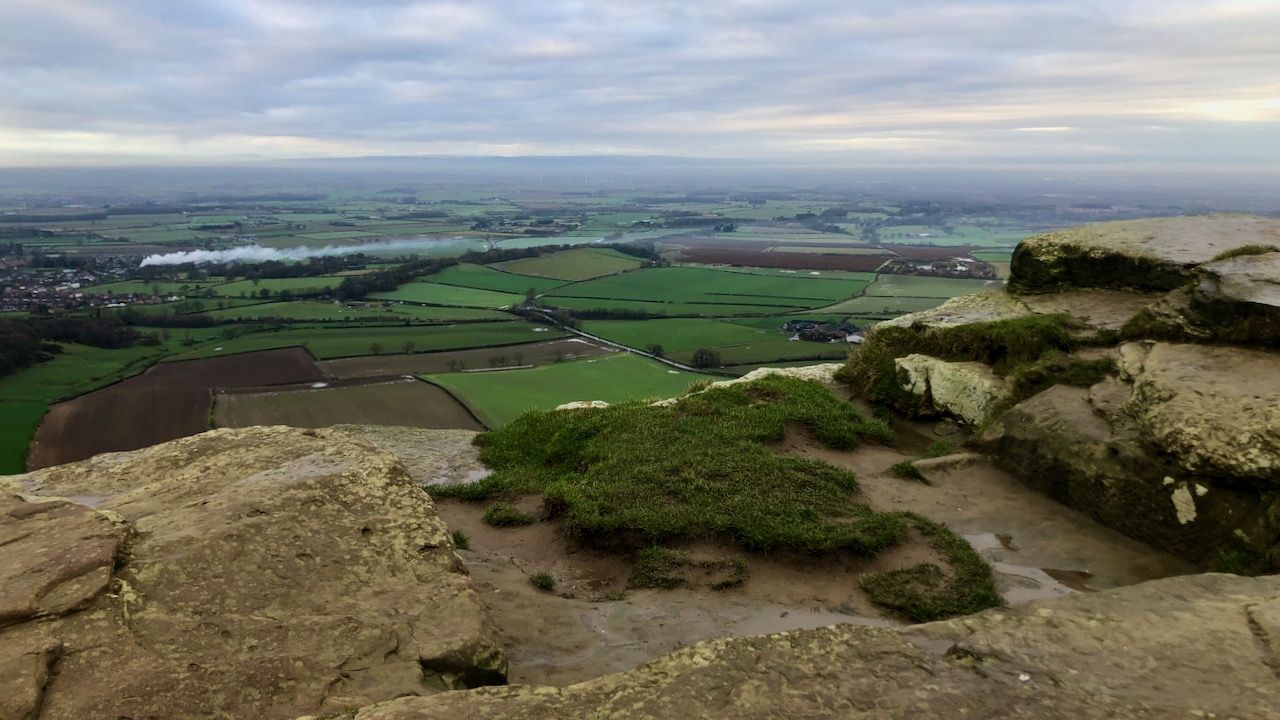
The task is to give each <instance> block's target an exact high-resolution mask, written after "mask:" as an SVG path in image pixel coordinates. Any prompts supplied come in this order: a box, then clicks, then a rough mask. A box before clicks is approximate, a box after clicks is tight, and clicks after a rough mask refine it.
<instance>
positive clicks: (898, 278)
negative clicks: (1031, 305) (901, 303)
mask: <svg viewBox="0 0 1280 720" xmlns="http://www.w3.org/2000/svg"><path fill="white" fill-rule="evenodd" d="M1001 287H1003V285H1002V284H1001V283H1000V282H999V281H989V280H961V279H954V278H936V277H923V276H920V275H879V276H877V277H876V281H875V282H874V283H872V284H871V285H869V286H868V287H867V293H866V294H867V295H872V296H877V297H903V298H908V297H929V298H953V297H958V296H960V295H970V294H972V293H978V292H986V291H988V290H999V289H1000V288H1001Z"/></svg>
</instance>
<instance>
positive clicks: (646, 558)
mask: <svg viewBox="0 0 1280 720" xmlns="http://www.w3.org/2000/svg"><path fill="white" fill-rule="evenodd" d="M688 564H689V554H688V553H686V552H682V551H680V550H671V549H669V548H664V547H661V546H659V545H655V546H653V547H649V548H645V549H644V550H641V551H640V554H639V555H637V556H636V561H635V564H634V565H632V567H631V579H630V580H627V587H629V588H661V589H663V590H670V589H671V588H674V587H678V586H679V585H682V584H684V568H685V566H687V565H688Z"/></svg>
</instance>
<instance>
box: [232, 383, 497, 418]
mask: <svg viewBox="0 0 1280 720" xmlns="http://www.w3.org/2000/svg"><path fill="white" fill-rule="evenodd" d="M214 415H215V421H216V422H217V424H218V426H219V427H249V426H252V425H290V426H292V427H301V428H319V427H329V426H330V425H339V424H344V423H349V424H356V425H398V426H407V427H420V428H444V429H449V428H456V429H461V430H483V429H484V426H482V425H481V424H480V422H479V421H478V420H476V419H475V417H473V416H472V415H471V413H470V412H468V411H467V409H466V408H465V407H463V406H462V404H461V403H459V402H458V401H457V400H454V399H453V396H452V395H450V394H449V393H447V392H445V391H444V390H441V389H440V388H438V387H436V386H435V385H431V384H429V383H425V382H421V381H417V380H396V381H392V382H383V383H377V384H368V383H363V384H353V385H347V386H344V387H328V386H326V387H322V388H309V389H305V390H298V389H290V390H276V391H268V392H255V393H246V392H226V393H221V394H219V395H218V402H217V407H216V409H215V411H214Z"/></svg>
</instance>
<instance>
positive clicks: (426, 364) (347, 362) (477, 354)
mask: <svg viewBox="0 0 1280 720" xmlns="http://www.w3.org/2000/svg"><path fill="white" fill-rule="evenodd" d="M608 352H612V351H611V350H609V349H607V348H602V347H599V346H597V345H594V344H592V343H589V342H587V341H586V340H582V339H578V338H568V339H563V340H548V341H546V342H538V343H526V344H524V345H508V346H505V347H494V348H473V349H470V350H449V351H447V352H430V353H413V354H411V355H364V356H361V357H350V358H339V359H337V360H325V361H323V362H320V363H318V365H319V367H320V369H321V370H323V371H324V372H325V373H326V374H328V375H329V377H334V378H359V377H379V376H391V375H427V374H430V373H440V372H450V371H453V370H477V369H484V368H490V367H511V366H514V365H546V364H547V363H552V362H558V361H561V360H576V359H579V358H586V357H595V356H596V355H603V354H605V353H608ZM342 422H346V421H345V420H344V421H342ZM421 427H431V426H425V425H424V426H421Z"/></svg>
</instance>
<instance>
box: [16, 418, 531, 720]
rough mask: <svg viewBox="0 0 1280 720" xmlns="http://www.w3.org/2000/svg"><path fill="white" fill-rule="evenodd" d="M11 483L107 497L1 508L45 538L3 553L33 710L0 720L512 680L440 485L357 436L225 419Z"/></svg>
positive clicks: (306, 699) (201, 710)
mask: <svg viewBox="0 0 1280 720" xmlns="http://www.w3.org/2000/svg"><path fill="white" fill-rule="evenodd" d="M18 479H19V480H20V481H22V482H24V484H26V485H27V486H28V487H31V488H34V489H35V491H36V492H38V493H40V494H42V495H58V494H76V495H83V496H94V498H95V501H96V502H97V503H98V508H96V509H95V508H90V507H87V506H85V505H81V504H77V503H72V502H70V501H67V500H60V499H59V500H50V499H48V498H42V497H34V496H30V495H26V496H14V495H10V496H9V497H8V498H7V499H6V501H5V503H6V504H5V505H4V510H0V533H4V534H5V535H0V537H16V538H17V540H11V542H16V543H18V547H22V546H23V545H22V544H23V543H28V544H31V543H34V544H37V545H38V546H39V547H40V548H41V551H40V552H34V553H22V554H18V553H12V552H8V553H5V554H4V555H3V556H0V578H14V577H18V578H23V579H22V580H20V581H19V582H15V583H13V585H15V586H17V587H18V589H16V590H15V589H13V588H12V587H8V586H9V583H6V588H5V589H4V590H0V592H5V593H6V594H5V595H4V596H3V598H4V605H3V607H4V611H5V612H6V613H7V615H6V617H8V618H10V620H9V621H8V622H7V623H0V624H7V625H8V627H3V628H0V649H3V650H0V669H2V670H0V677H3V678H5V680H4V682H5V683H8V685H4V686H0V694H6V697H14V698H20V699H21V700H20V701H19V702H20V703H21V704H22V705H23V707H26V708H27V709H26V710H25V711H24V712H23V713H17V714H6V715H5V716H4V717H27V716H30V717H38V718H40V719H41V720H57V719H61V718H68V719H70V718H77V719H80V718H109V719H111V720H115V719H116V718H122V717H134V718H144V717H165V718H195V717H202V718H203V717H214V716H218V717H234V718H250V717H252V718H290V717H295V716H297V715H302V714H306V713H329V712H339V711H341V710H343V709H344V708H347V707H352V706H358V705H363V704H366V703H369V702H376V701H379V700H386V699H390V698H394V697H399V696H402V695H422V694H431V693H435V692H439V691H443V690H448V689H455V688H461V687H473V686H476V685H482V684H492V683H500V682H503V680H504V676H505V669H506V663H505V659H504V656H503V653H502V650H501V649H500V647H499V646H498V644H497V639H496V631H495V629H494V627H493V626H492V623H491V621H490V620H489V617H488V614H487V611H486V609H485V608H484V606H483V604H482V603H481V601H480V599H479V597H478V595H477V593H476V591H475V589H474V587H473V585H472V582H471V579H470V577H469V576H468V574H467V572H466V568H465V566H464V565H463V563H462V561H461V560H460V559H459V557H458V556H457V554H456V553H455V552H454V548H453V543H452V540H451V537H450V535H449V533H448V530H447V528H446V527H445V525H444V523H443V522H441V521H440V519H439V517H438V516H437V515H436V513H435V510H434V507H433V505H432V503H431V499H430V497H429V496H428V495H427V494H426V493H425V492H424V491H423V490H422V489H421V488H419V487H418V486H417V485H415V484H414V482H413V481H412V480H411V479H410V477H409V475H408V473H407V472H406V471H405V469H404V466H403V465H402V464H401V462H400V461H399V460H397V459H396V458H395V457H394V456H392V455H391V454H390V453H387V452H385V451H382V450H379V449H377V448H375V447H374V446H373V445H371V444H369V443H367V442H365V441H362V440H359V439H357V438H356V437H354V436H352V435H349V434H346V433H342V432H337V431H331V430H299V429H293V428H283V427H276V428H248V429H242V430H215V431H212V432H207V433H204V434H201V435H196V436H193V437H189V438H184V439H182V440H176V441H173V442H169V443H165V444H163V445H158V446H155V447H152V448H148V449H145V450H140V451H136V452H132V453H116V454H113V455H111V456H109V457H105V458H104V457H101V456H99V457H98V458H95V459H93V460H89V461H85V462H83V463H76V464H73V465H67V466H59V467H52V468H47V469H44V470H40V471H37V472H35V473H31V474H29V475H25V476H18ZM0 542H3V540H0ZM37 621H40V622H37ZM32 708H34V709H35V711H38V712H35V711H32ZM5 709H6V712H9V708H7V707H6V708H5Z"/></svg>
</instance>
